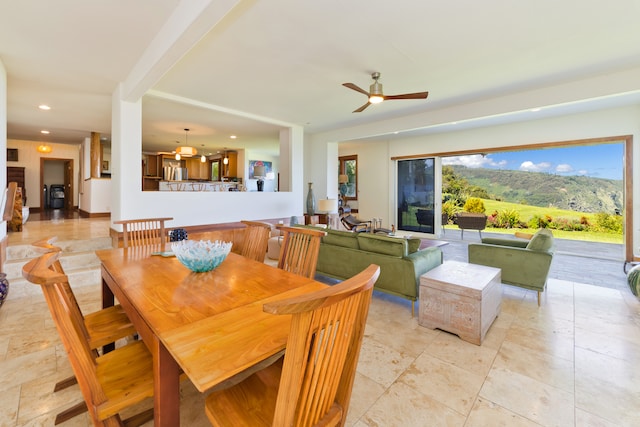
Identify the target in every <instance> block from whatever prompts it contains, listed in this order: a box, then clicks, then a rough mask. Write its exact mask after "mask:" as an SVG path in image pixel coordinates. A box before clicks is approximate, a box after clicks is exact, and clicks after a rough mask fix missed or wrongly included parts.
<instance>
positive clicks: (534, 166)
mask: <svg viewBox="0 0 640 427" xmlns="http://www.w3.org/2000/svg"><path fill="white" fill-rule="evenodd" d="M549 169H551V163H549V162H540V163H533V162H532V161H529V160H527V161H524V162H522V163H521V164H520V170H521V171H527V172H547V171H548V170H549Z"/></svg>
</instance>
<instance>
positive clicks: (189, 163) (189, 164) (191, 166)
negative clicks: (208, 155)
mask: <svg viewBox="0 0 640 427" xmlns="http://www.w3.org/2000/svg"><path fill="white" fill-rule="evenodd" d="M185 166H186V168H187V170H188V171H189V172H188V174H189V179H203V180H207V181H209V180H211V176H210V175H211V172H210V171H209V167H210V166H209V162H208V161H206V162H201V161H200V157H191V158H188V159H186V160H185Z"/></svg>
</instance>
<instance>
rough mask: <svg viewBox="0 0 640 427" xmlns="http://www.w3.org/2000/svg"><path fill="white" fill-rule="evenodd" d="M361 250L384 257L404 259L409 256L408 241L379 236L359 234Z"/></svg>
mask: <svg viewBox="0 0 640 427" xmlns="http://www.w3.org/2000/svg"><path fill="white" fill-rule="evenodd" d="M357 236H358V243H359V244H360V249H361V250H363V251H367V252H374V253H378V254H382V255H389V256H394V257H399V258H402V257H403V256H405V255H407V253H408V251H407V246H408V245H407V239H402V238H397V237H387V236H381V235H378V234H370V233H357Z"/></svg>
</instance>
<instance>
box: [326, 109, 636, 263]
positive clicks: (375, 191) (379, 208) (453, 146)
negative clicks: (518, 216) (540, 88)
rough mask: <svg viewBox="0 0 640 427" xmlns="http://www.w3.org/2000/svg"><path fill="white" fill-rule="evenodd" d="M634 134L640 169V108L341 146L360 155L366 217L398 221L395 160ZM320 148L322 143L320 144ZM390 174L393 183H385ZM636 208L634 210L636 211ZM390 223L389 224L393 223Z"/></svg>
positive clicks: (361, 197)
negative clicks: (385, 213) (394, 212)
mask: <svg viewBox="0 0 640 427" xmlns="http://www.w3.org/2000/svg"><path fill="white" fill-rule="evenodd" d="M622 135H633V138H634V144H633V153H634V158H633V164H634V165H640V106H629V107H621V108H615V109H608V110H601V111H593V112H587V113H581V114H574V115H568V116H563V117H554V118H545V119H540V120H532V121H527V122H520V123H514V124H509V125H501V126H490V127H484V128H477V129H470V130H463V131H459V132H448V133H437V134H432V135H425V136H420V137H413V138H406V139H394V140H393V141H384V142H376V141H351V142H344V143H341V144H340V155H348V154H357V155H358V181H359V182H358V189H359V194H358V206H359V216H361V217H363V218H368V217H377V216H383V215H380V214H379V213H378V212H387V215H386V216H383V217H384V218H385V219H388V221H391V220H394V221H395V219H393V211H392V209H389V207H390V206H391V204H392V203H393V194H394V191H395V190H394V188H393V177H394V174H393V170H394V164H393V163H394V162H392V161H391V160H390V158H391V157H396V156H407V155H414V154H427V155H428V154H432V153H439V152H448V151H449V152H451V151H462V150H476V149H477V150H478V151H482V149H486V148H496V147H510V146H518V145H527V144H539V143H548V142H559V141H573V140H581V139H591V138H598V137H610V136H622ZM316 145H319V144H318V143H316ZM381 176H387V177H388V178H387V180H386V181H387V183H386V184H385V183H383V182H380V177H381ZM633 189H634V193H633V198H634V200H635V206H638V201H640V168H638V167H636V168H634V170H633ZM635 206H634V207H635ZM388 223H389V222H387V224H388ZM632 247H633V250H634V254H635V256H638V255H639V254H640V209H637V208H636V209H634V217H633V242H632Z"/></svg>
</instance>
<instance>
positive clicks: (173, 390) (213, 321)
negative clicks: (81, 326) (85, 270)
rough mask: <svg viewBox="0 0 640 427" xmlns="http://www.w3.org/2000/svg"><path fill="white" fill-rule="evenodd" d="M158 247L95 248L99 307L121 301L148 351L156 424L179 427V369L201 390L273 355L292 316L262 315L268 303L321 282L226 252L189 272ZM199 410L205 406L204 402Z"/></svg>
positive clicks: (319, 285) (317, 286)
mask: <svg viewBox="0 0 640 427" xmlns="http://www.w3.org/2000/svg"><path fill="white" fill-rule="evenodd" d="M162 249H163V248H159V247H157V246H147V247H133V248H118V249H107V250H100V251H97V252H96V254H97V256H98V257H99V258H100V260H101V262H102V267H101V270H102V283H103V291H102V292H103V295H102V298H103V306H104V307H108V306H111V305H113V304H114V297H115V298H117V300H118V302H119V303H120V304H121V305H122V307H123V308H124V310H125V312H126V313H127V315H128V316H129V318H130V319H131V321H132V322H133V324H134V325H135V327H136V329H137V331H138V334H139V336H140V337H141V339H142V340H143V341H144V343H145V344H146V346H147V347H148V348H149V351H150V352H151V354H152V356H153V370H154V425H155V426H172V427H173V426H178V425H180V390H179V387H180V375H181V373H184V374H186V376H187V377H188V378H189V380H191V381H192V382H193V384H194V385H195V387H196V388H197V389H198V390H199V391H201V392H205V391H207V390H208V389H210V388H212V387H213V386H215V385H218V384H220V383H222V382H224V381H225V380H228V379H230V378H231V377H233V376H234V375H236V374H239V373H242V372H243V371H245V370H246V369H248V368H251V367H252V366H255V365H257V364H259V363H260V362H263V361H265V360H267V359H269V358H270V357H274V356H277V354H278V353H279V352H280V351H282V350H283V349H284V348H285V346H286V342H287V337H288V334H289V327H290V322H291V317H290V316H286V315H285V316H282V315H272V314H267V313H264V312H263V310H262V306H263V305H264V303H266V302H268V301H273V300H278V299H282V298H286V297H291V296H295V295H301V294H305V293H308V292H312V291H315V290H319V289H322V288H324V287H326V286H327V285H325V284H322V283H320V282H317V281H314V280H311V279H308V278H304V277H302V276H298V275H295V274H292V273H289V272H286V271H283V270H281V269H278V268H275V267H271V266H269V265H267V264H264V263H260V262H257V261H253V260H250V259H248V258H245V257H242V256H240V255H237V254H235V253H230V254H229V255H228V256H227V258H226V259H225V260H224V262H223V263H222V264H221V265H220V266H218V267H217V268H216V269H214V270H212V271H210V272H206V273H194V272H192V271H191V270H189V269H188V268H187V267H185V266H183V265H182V264H181V263H180V261H179V260H178V259H177V258H176V257H171V256H168V257H165V256H162V255H157V253H158V252H161V251H162ZM203 410H204V408H203Z"/></svg>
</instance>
